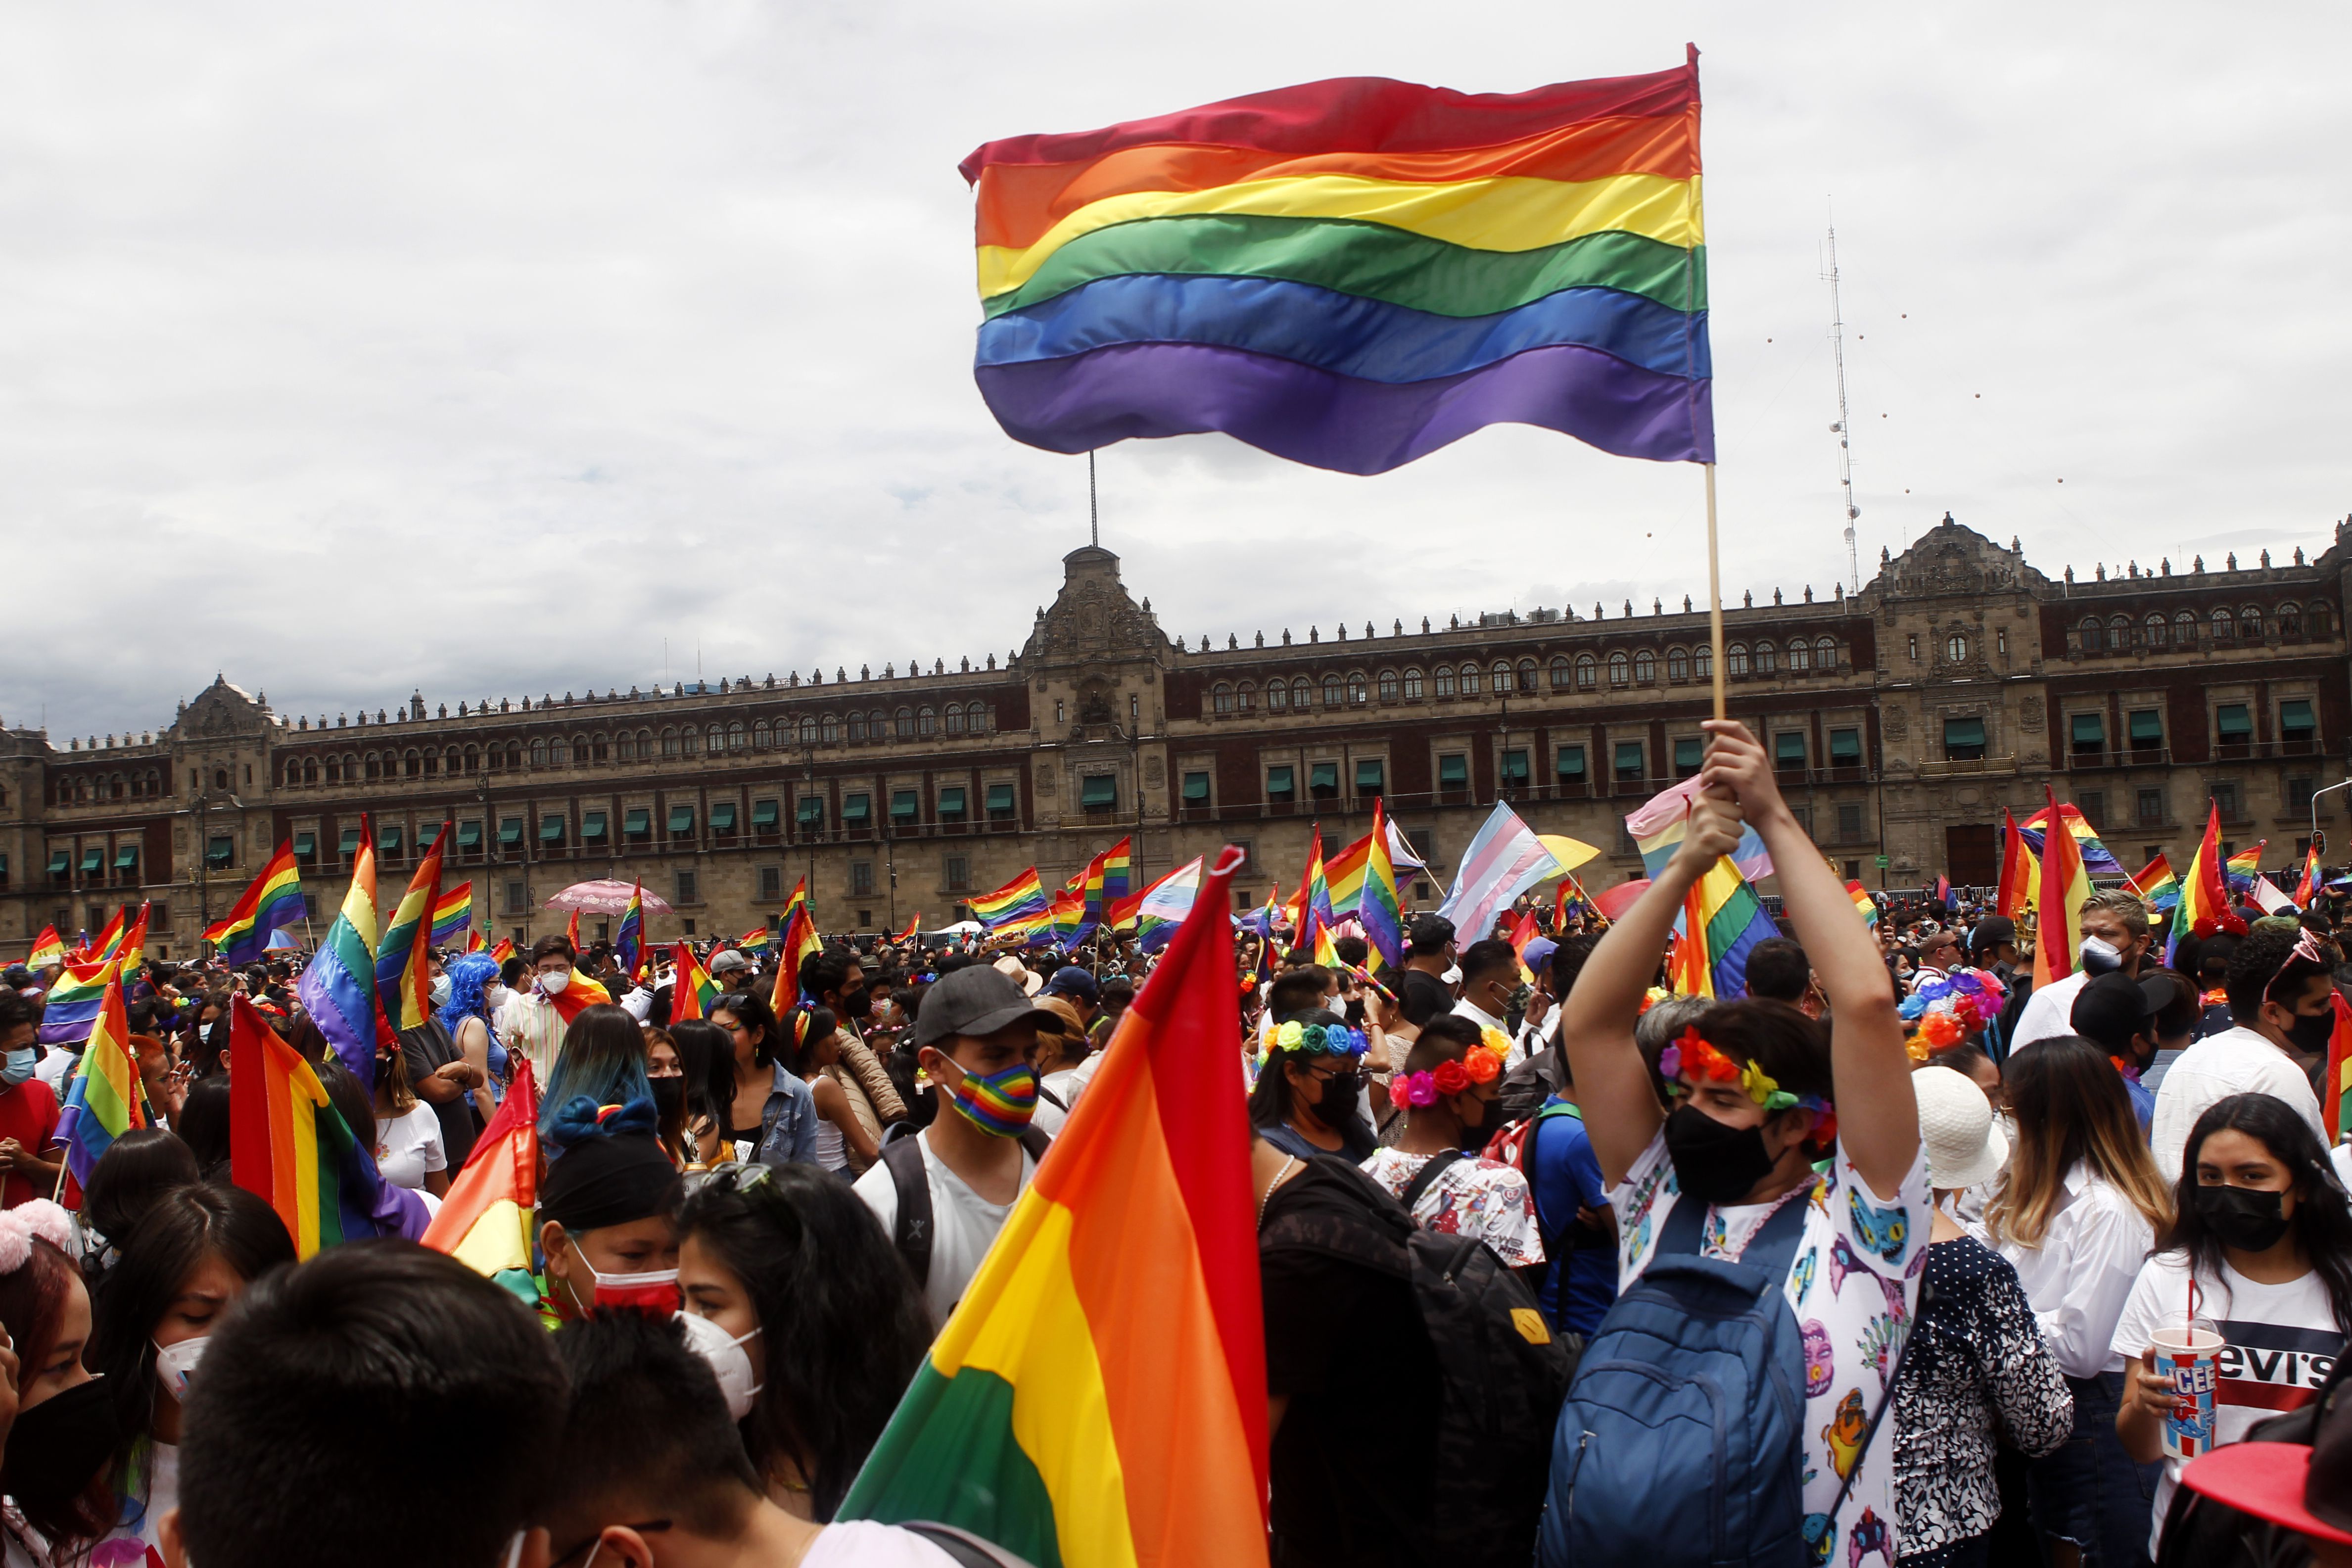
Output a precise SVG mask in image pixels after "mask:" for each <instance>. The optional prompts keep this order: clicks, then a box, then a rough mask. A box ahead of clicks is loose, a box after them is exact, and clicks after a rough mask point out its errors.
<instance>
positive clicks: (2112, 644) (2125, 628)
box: [2107, 616, 2131, 653]
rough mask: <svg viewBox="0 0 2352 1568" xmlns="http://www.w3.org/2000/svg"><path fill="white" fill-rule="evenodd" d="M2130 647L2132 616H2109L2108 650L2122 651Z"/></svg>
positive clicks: (2111, 651) (2112, 651) (2113, 651)
mask: <svg viewBox="0 0 2352 1568" xmlns="http://www.w3.org/2000/svg"><path fill="white" fill-rule="evenodd" d="M2128 647H2131V617H2130V616H2108V617H2107V651H2108V652H2109V653H2121V652H2123V651H2124V650H2125V649H2126V648H2128Z"/></svg>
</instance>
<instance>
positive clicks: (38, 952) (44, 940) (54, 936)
mask: <svg viewBox="0 0 2352 1568" xmlns="http://www.w3.org/2000/svg"><path fill="white" fill-rule="evenodd" d="M65 961H66V942H65V938H63V937H61V936H59V935H58V928H57V927H55V926H43V927H42V928H41V934H40V935H38V936H37V937H35V938H34V939H33V956H32V957H31V958H29V959H27V960H26V962H25V967H26V968H27V969H32V970H42V969H47V967H48V966H49V965H50V964H52V963H64V962H65Z"/></svg>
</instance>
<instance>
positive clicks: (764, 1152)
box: [755, 1062, 817, 1165]
mask: <svg viewBox="0 0 2352 1568" xmlns="http://www.w3.org/2000/svg"><path fill="white" fill-rule="evenodd" d="M816 1121H817V1116H816V1096H815V1095H814V1093H812V1092H811V1091H810V1089H809V1086H808V1085H807V1084H805V1083H803V1082H802V1081H801V1080H800V1079H798V1078H796V1077H794V1076H793V1071H792V1069H791V1068H787V1067H785V1066H784V1065H783V1064H782V1062H779V1063H777V1064H776V1077H775V1081H774V1082H773V1083H772V1084H771V1085H770V1087H769V1089H768V1101H767V1103H766V1104H765V1105H764V1106H762V1107H761V1110H760V1150H759V1153H758V1154H757V1155H756V1156H755V1157H756V1158H757V1159H758V1160H759V1162H760V1163H761V1164H763V1165H794V1164H799V1165H811V1164H814V1163H816Z"/></svg>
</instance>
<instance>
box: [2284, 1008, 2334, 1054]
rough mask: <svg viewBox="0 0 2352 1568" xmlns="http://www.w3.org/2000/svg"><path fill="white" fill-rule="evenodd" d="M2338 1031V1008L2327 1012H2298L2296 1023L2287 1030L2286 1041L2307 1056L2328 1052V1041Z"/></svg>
mask: <svg viewBox="0 0 2352 1568" xmlns="http://www.w3.org/2000/svg"><path fill="white" fill-rule="evenodd" d="M2335 1033H2336V1010H2335V1009H2334V1008H2332V1007H2331V1008H2329V1009H2328V1010H2327V1011H2326V1012H2325V1013H2297V1014H2296V1015H2295V1016H2294V1025H2293V1026H2291V1027H2290V1028H2289V1029H2288V1030H2287V1032H2286V1043H2287V1044H2288V1045H2290V1046H2293V1047H2294V1048H2295V1049H2296V1050H2298V1051H2300V1052H2302V1053H2303V1054H2304V1055H2305V1056H2307V1057H2317V1056H2325V1055H2326V1054H2327V1041H2328V1038H2329V1037H2331V1036H2332V1035H2334V1034H2335Z"/></svg>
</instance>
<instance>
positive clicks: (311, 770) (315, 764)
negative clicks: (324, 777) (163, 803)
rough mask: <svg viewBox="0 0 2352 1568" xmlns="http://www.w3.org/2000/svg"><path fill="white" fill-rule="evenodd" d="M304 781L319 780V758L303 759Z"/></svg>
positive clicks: (151, 792)
mask: <svg viewBox="0 0 2352 1568" xmlns="http://www.w3.org/2000/svg"><path fill="white" fill-rule="evenodd" d="M302 782H303V783H304V784H317V783H318V782H319V759H318V758H316V757H305V758H303V759H302ZM151 783H152V781H151ZM148 793H149V794H150V795H152V794H153V793H154V791H153V790H152V788H151V789H150V790H149V791H148Z"/></svg>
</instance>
